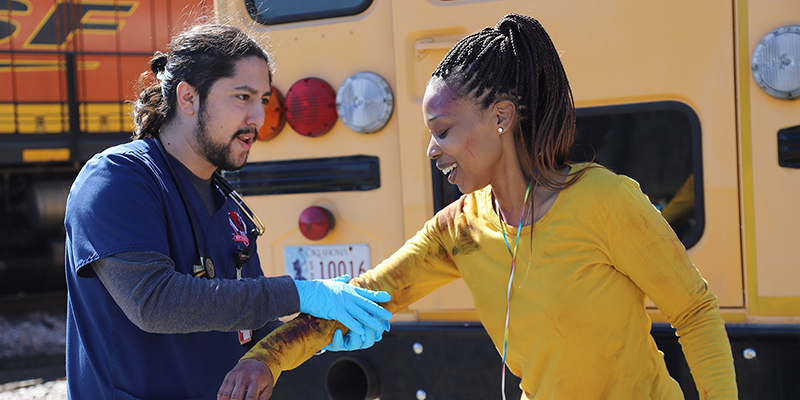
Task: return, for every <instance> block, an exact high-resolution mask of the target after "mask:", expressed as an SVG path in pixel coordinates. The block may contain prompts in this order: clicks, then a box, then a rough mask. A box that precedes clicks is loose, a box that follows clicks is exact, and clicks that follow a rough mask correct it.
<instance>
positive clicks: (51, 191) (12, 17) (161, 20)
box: [0, 0, 213, 295]
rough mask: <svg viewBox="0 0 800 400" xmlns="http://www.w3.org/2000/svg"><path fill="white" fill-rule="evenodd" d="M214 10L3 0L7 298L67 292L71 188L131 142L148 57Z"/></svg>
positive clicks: (2, 240) (180, 2)
mask: <svg viewBox="0 0 800 400" xmlns="http://www.w3.org/2000/svg"><path fill="white" fill-rule="evenodd" d="M206 3H208V4H206ZM212 6H213V4H211V2H204V1H197V0H135V1H134V0H130V1H128V0H0V174H1V176H0V178H1V179H2V183H0V295H3V294H12V293H13V294H16V293H19V292H40V291H48V290H64V289H65V284H64V229H63V221H64V208H65V203H66V196H67V193H68V190H69V185H70V184H71V182H72V180H73V179H74V177H75V175H76V174H77V172H78V170H79V169H80V167H81V165H82V164H83V162H85V161H86V160H87V159H89V158H90V157H91V156H92V155H94V154H95V153H96V152H98V151H101V150H103V149H105V148H106V147H109V146H111V145H114V144H118V143H121V142H124V141H126V140H128V138H129V137H130V132H131V129H132V124H131V118H130V115H129V111H130V106H129V105H128V104H126V101H127V100H131V99H133V96H134V95H133V87H134V84H135V82H136V81H137V79H138V76H139V74H140V73H142V72H143V71H145V70H146V69H148V60H149V58H150V57H151V56H152V54H153V52H154V51H156V50H158V49H162V48H163V47H164V46H165V45H166V44H167V42H168V41H169V36H170V35H171V34H172V33H174V32H176V31H179V30H180V29H182V28H183V27H184V25H185V24H187V23H192V22H195V21H197V20H202V18H204V16H206V15H210V13H211V12H212V11H211V9H212Z"/></svg>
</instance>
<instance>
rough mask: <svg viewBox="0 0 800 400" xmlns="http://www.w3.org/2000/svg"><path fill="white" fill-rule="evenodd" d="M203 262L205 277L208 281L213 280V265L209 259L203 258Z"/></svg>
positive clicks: (214, 271) (214, 273)
mask: <svg viewBox="0 0 800 400" xmlns="http://www.w3.org/2000/svg"><path fill="white" fill-rule="evenodd" d="M203 258H205V260H204V261H203V268H204V269H205V270H206V276H208V277H209V279H214V277H215V276H217V271H216V270H215V269H214V263H213V262H211V258H208V257H203Z"/></svg>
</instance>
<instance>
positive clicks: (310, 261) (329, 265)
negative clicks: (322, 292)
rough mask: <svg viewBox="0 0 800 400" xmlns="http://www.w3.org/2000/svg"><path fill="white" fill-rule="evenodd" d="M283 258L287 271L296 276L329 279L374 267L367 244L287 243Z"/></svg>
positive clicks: (352, 274)
mask: <svg viewBox="0 0 800 400" xmlns="http://www.w3.org/2000/svg"><path fill="white" fill-rule="evenodd" d="M283 259H284V260H285V261H284V262H285V265H286V274H288V275H291V276H292V277H293V278H294V279H328V278H335V277H337V276H340V275H344V274H349V275H350V277H351V278H355V277H356V276H358V275H360V274H362V273H363V272H366V271H367V270H368V269H370V268H372V264H370V257H369V245H368V244H366V243H357V244H332V245H314V246H286V247H284V248H283Z"/></svg>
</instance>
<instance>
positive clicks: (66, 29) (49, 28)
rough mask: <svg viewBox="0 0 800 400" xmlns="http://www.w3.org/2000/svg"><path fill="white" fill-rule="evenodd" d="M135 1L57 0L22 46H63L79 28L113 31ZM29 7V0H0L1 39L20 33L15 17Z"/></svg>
mask: <svg viewBox="0 0 800 400" xmlns="http://www.w3.org/2000/svg"><path fill="white" fill-rule="evenodd" d="M138 4H139V3H138V2H136V1H120V2H109V1H91V0H88V1H87V0H84V1H81V2H80V3H72V2H70V1H59V2H57V3H55V4H54V5H52V6H51V7H50V10H49V11H48V12H47V13H46V14H45V16H44V18H42V20H41V21H39V24H38V25H37V26H36V29H34V30H33V32H32V33H31V34H30V36H29V37H28V39H27V40H25V43H24V44H23V47H24V48H29V49H53V50H57V49H61V48H63V47H64V46H66V45H67V43H69V41H70V39H72V36H73V35H74V34H75V33H76V32H78V31H81V32H83V33H93V34H109V33H115V32H116V31H118V30H120V29H122V27H123V26H124V25H125V21H124V20H122V19H120V17H128V16H130V15H131V14H133V12H134V11H135V10H136V6H138ZM32 9H33V5H32V4H31V2H30V1H28V0H0V43H4V42H6V41H8V40H10V39H11V38H13V37H15V36H16V35H18V34H19V33H20V28H21V25H20V23H19V21H17V20H16V19H14V17H20V16H26V15H30V13H31V11H32Z"/></svg>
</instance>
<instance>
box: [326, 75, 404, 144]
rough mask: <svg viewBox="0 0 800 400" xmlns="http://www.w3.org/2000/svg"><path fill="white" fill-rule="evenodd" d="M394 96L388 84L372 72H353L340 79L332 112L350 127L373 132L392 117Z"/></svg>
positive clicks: (357, 130) (361, 131)
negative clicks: (342, 79) (340, 83)
mask: <svg viewBox="0 0 800 400" xmlns="http://www.w3.org/2000/svg"><path fill="white" fill-rule="evenodd" d="M393 107H394V96H392V89H391V88H390V87H389V84H388V83H387V82H386V80H385V79H383V78H382V77H381V76H380V75H378V74H376V73H373V72H368V71H364V72H357V73H355V74H353V75H350V76H349V77H348V78H347V79H345V80H344V82H343V83H342V86H340V87H339V91H338V92H337V93H336V112H337V113H338V114H339V118H341V120H342V122H343V123H344V124H345V125H346V126H347V127H348V128H350V129H352V130H354V131H356V132H360V133H373V132H377V131H379V130H381V129H383V127H384V126H386V123H387V122H389V118H390V117H391V116H392V109H393Z"/></svg>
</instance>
